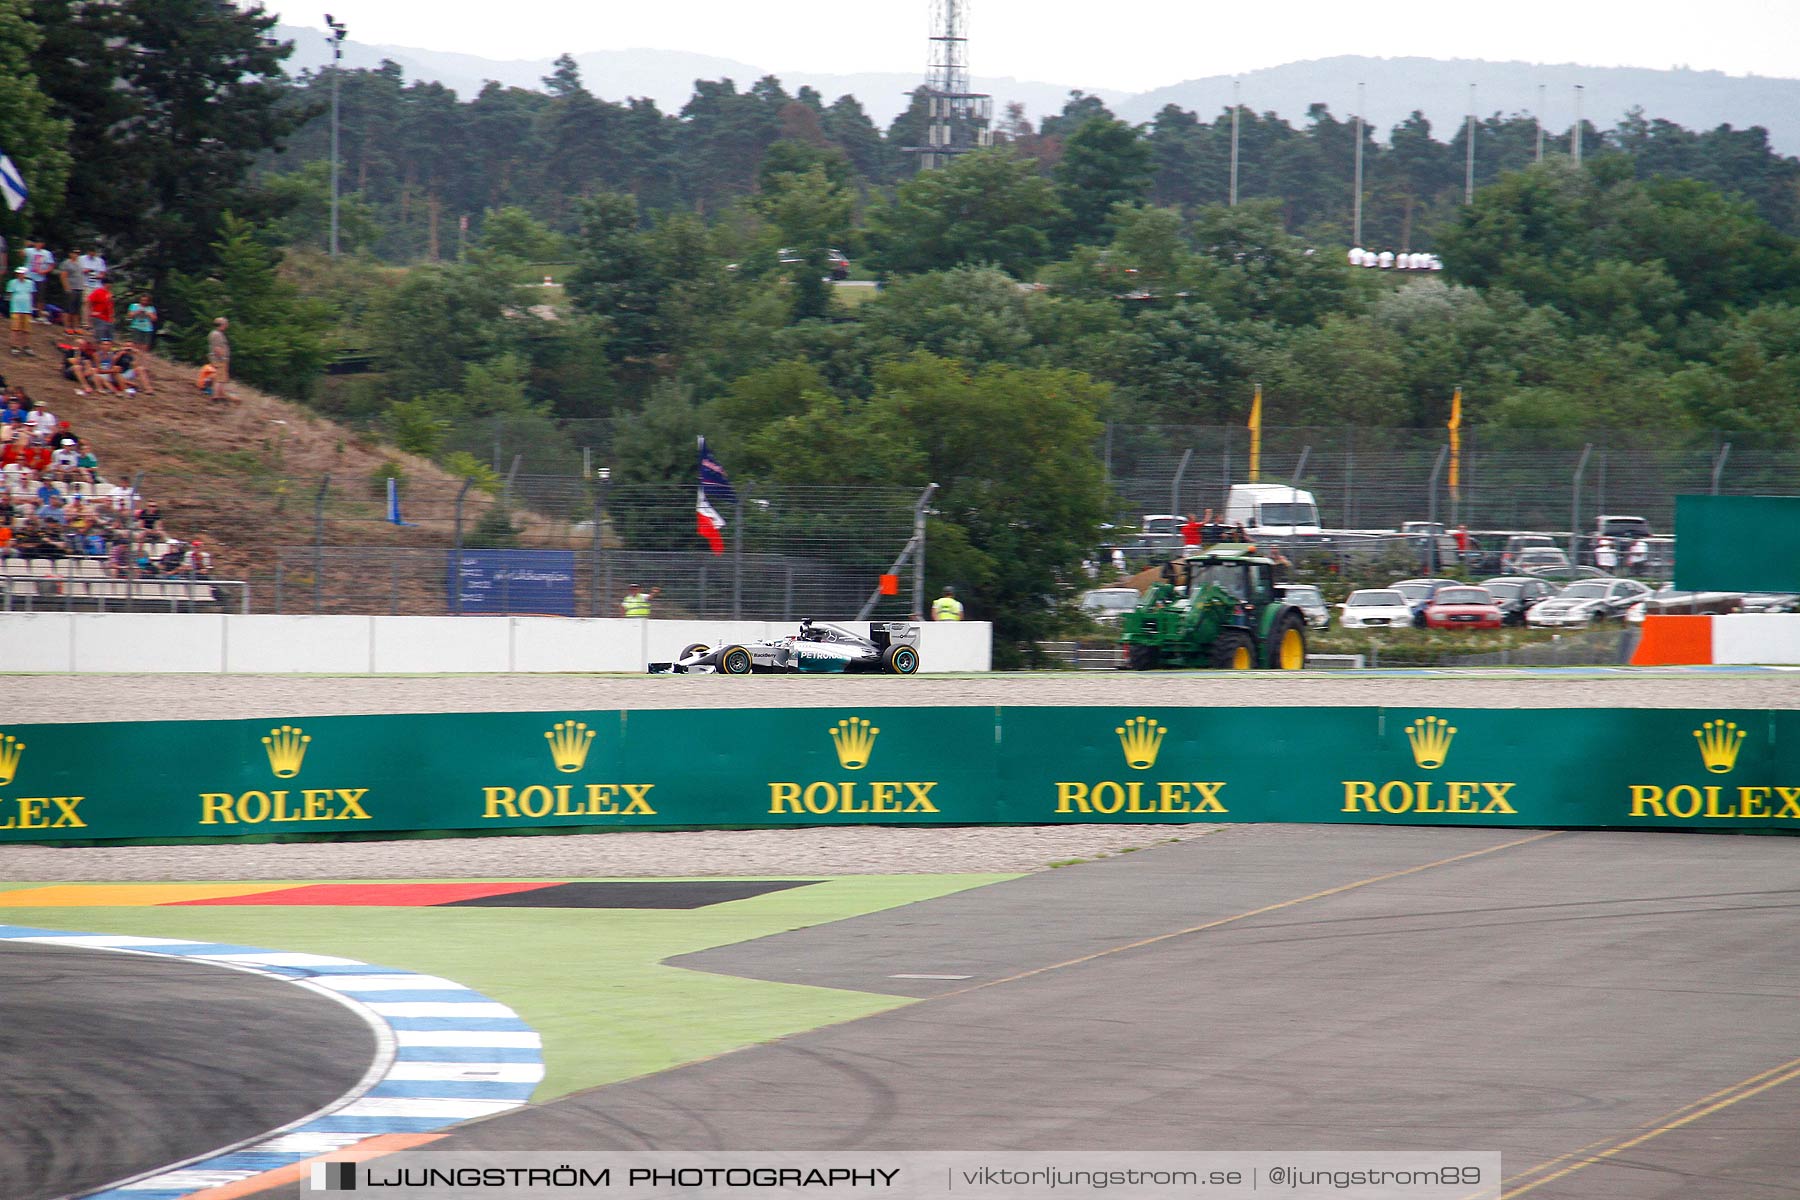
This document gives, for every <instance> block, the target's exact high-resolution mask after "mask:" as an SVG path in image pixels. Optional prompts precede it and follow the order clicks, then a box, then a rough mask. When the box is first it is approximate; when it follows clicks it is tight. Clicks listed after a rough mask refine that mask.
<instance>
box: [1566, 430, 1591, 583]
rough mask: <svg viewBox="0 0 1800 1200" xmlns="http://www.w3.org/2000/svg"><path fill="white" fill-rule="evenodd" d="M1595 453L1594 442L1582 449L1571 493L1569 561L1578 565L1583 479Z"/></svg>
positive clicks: (1579, 559)
mask: <svg viewBox="0 0 1800 1200" xmlns="http://www.w3.org/2000/svg"><path fill="white" fill-rule="evenodd" d="M1593 453H1594V443H1592V442H1589V443H1588V444H1587V445H1585V446H1583V447H1582V448H1581V461H1580V462H1578V463H1576V464H1575V482H1574V486H1573V487H1572V488H1571V489H1570V493H1569V561H1570V562H1571V563H1573V564H1576V565H1579V564H1580V563H1581V477H1582V476H1583V475H1585V474H1586V473H1587V465H1588V459H1589V458H1590V457H1592V456H1593Z"/></svg>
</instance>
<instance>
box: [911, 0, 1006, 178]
mask: <svg viewBox="0 0 1800 1200" xmlns="http://www.w3.org/2000/svg"><path fill="white" fill-rule="evenodd" d="M924 99H925V104H926V124H925V144H924V145H923V146H908V147H906V152H907V153H908V154H917V155H918V156H919V169H920V170H922V171H929V170H931V169H933V168H934V167H941V166H944V165H946V164H948V163H949V162H950V160H951V159H953V158H955V157H956V156H957V155H959V154H967V153H968V152H969V151H971V150H979V149H981V148H982V147H984V146H991V145H993V143H994V134H993V129H992V126H993V121H994V98H993V97H992V96H990V95H988V94H987V93H985V92H971V91H970V90H969V6H968V4H967V3H965V0H931V62H930V65H929V66H927V67H926V68H925V88H924Z"/></svg>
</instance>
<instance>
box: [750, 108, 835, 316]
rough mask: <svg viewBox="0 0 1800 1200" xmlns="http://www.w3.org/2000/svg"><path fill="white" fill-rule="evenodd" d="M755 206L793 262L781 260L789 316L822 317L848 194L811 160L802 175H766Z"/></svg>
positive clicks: (828, 304)
mask: <svg viewBox="0 0 1800 1200" xmlns="http://www.w3.org/2000/svg"><path fill="white" fill-rule="evenodd" d="M778 144H785V143H778ZM756 207H757V209H758V210H759V211H760V212H761V213H762V215H763V219H764V220H766V221H768V223H769V224H770V226H771V227H773V229H774V230H775V232H776V233H777V234H778V235H779V236H780V238H781V243H782V245H783V246H785V247H787V248H788V249H789V250H790V251H791V252H792V253H791V255H790V257H791V258H793V259H795V260H796V261H794V262H791V263H787V264H785V265H786V266H787V268H788V270H789V273H790V275H789V277H790V279H791V281H792V286H793V289H794V320H796V321H803V320H806V319H808V318H812V317H822V316H824V315H825V312H826V310H827V309H828V308H829V307H830V305H831V284H830V283H829V282H828V280H827V272H828V271H829V270H830V264H829V263H828V262H827V261H826V260H827V255H828V252H829V251H830V249H831V248H832V247H833V246H837V245H841V244H842V243H843V242H844V240H845V237H846V235H848V234H849V232H850V195H849V193H847V192H846V191H844V189H843V188H841V187H839V186H838V185H837V184H835V183H833V182H832V181H831V179H830V178H829V177H828V176H827V174H826V171H825V168H824V166H823V165H821V164H818V163H814V164H813V165H811V166H809V167H808V168H807V169H806V171H805V172H804V173H803V174H798V175H792V174H783V175H773V176H771V177H770V178H769V180H768V183H767V184H766V185H765V187H764V190H763V192H762V194H761V195H759V196H758V197H757V204H756Z"/></svg>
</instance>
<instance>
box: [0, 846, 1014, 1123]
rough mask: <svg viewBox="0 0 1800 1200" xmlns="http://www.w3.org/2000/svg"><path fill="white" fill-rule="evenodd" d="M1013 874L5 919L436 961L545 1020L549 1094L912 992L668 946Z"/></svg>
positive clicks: (531, 1018)
mask: <svg viewBox="0 0 1800 1200" xmlns="http://www.w3.org/2000/svg"><path fill="white" fill-rule="evenodd" d="M800 877H802V878H804V876H800ZM1012 878H1016V876H1012V875H857V876H843V877H840V878H835V879H829V880H826V881H825V882H823V883H819V884H815V885H813V886H810V887H801V888H791V889H789V890H787V891H781V892H773V893H770V894H768V895H765V896H756V897H752V898H750V899H748V900H736V901H732V902H730V903H727V904H717V905H713V906H711V907H709V908H700V909H692V910H688V911H667V910H643V909H638V910H629V909H541V908H540V909H525V908H517V909H506V908H373V907H367V908H364V907H358V908H349V907H345V908H325V907H293V908H280V907H273V906H251V905H246V906H242V907H232V906H223V905H221V906H196V907H173V906H171V907H157V908H5V909H0V922H4V923H6V924H12V925H32V926H39V927H42V928H45V929H67V930H75V931H79V932H83V933H131V934H144V935H149V936H155V937H191V938H194V939H196V940H200V941H213V942H229V943H235V944H240V945H248V946H258V947H263V948H267V949H276V950H297V951H306V952H310V953H315V954H336V955H342V956H344V957H346V958H358V959H362V960H364V961H366V962H370V963H374V964H377V965H379V966H385V967H396V968H400V969H403V970H408V971H418V972H422V973H424V974H428V975H441V976H443V977H444V978H446V979H453V980H455V981H456V982H458V983H461V984H464V985H465V986H468V987H471V988H474V989H476V990H477V991H480V992H485V993H486V994H487V995H489V996H491V997H493V998H494V999H495V1000H498V1001H500V1002H501V1003H503V1004H506V1005H509V1006H511V1007H512V1008H513V1009H514V1011H516V1012H517V1013H518V1014H519V1016H520V1017H521V1018H523V1019H524V1020H525V1021H526V1022H527V1023H528V1024H530V1025H531V1026H532V1027H533V1028H534V1029H536V1030H538V1032H540V1033H541V1034H543V1037H544V1062H545V1065H546V1067H547V1072H548V1073H547V1074H546V1076H545V1079H544V1082H543V1084H542V1086H540V1087H539V1088H538V1091H537V1093H536V1095H535V1096H534V1099H537V1100H547V1099H551V1098H553V1097H556V1096H560V1095H564V1094H566V1093H568V1092H572V1091H578V1090H581V1089H583V1088H590V1087H596V1086H598V1085H600V1084H605V1083H616V1082H618V1081H620V1080H623V1079H631V1078H635V1077H636V1076H639V1075H646V1074H650V1073H652V1072H655V1071H663V1070H667V1069H668V1068H670V1067H674V1066H679V1065H680V1064H682V1063H686V1062H693V1061H695V1060H696V1059H702V1058H708V1057H711V1056H714V1055H718V1054H723V1053H726V1052H727V1051H730V1050H735V1049H739V1048H741V1047H744V1046H750V1045H755V1044H757V1043H759V1042H766V1041H771V1040H773V1039H776V1038H780V1037H786V1036H788V1035H790V1034H795V1033H803V1032H805V1031H806V1030H809V1029H816V1028H818V1027H820V1026H822V1025H831V1024H835V1023H837V1022H840V1021H848V1020H852V1019H855V1018H857V1017H864V1016H869V1015H870V1014H873V1013H878V1012H884V1011H887V1010H888V1009H892V1008H898V1007H900V1006H902V1005H905V1004H908V1003H911V1001H910V1000H909V999H907V998H906V997H900V996H884V995H876V994H871V993H866V992H852V991H841V990H838V989H834V988H819V987H808V986H801V985H797V984H785V983H768V982H763V981H761V980H752V979H738V978H734V977H731V976H724V975H713V974H708V973H705V972H700V971H688V970H682V969H680V968H676V967H670V966H665V965H663V961H664V960H665V959H668V958H671V957H674V956H676V955H680V954H689V953H693V952H694V951H697V950H705V949H710V948H712V947H714V946H728V945H732V944H734V943H737V942H745V941H749V940H751V939H753V938H759V937H767V936H769V935H770V934H775V933H782V932H785V931H787V930H790V929H801V928H805V927H806V926H810V925H822V924H827V923H829V922H832V921H841V920H845V919H846V918H849V917H855V916H861V915H862V914H864V913H871V912H878V911H880V910H882V909H887V908H897V907H900V906H902V905H906V904H915V903H917V902H919V901H921V900H931V899H935V898H936V897H938V896H945V895H949V894H950V893H952V892H959V891H963V890H965V889H968V888H973V887H982V886H985V885H987V884H990V883H998V882H1001V881H1003V880H1006V879H1012ZM258 882H267V881H258ZM296 882H298V881H296ZM305 882H308V883H319V882H325V881H322V880H307V881H305ZM386 882H400V881H397V880H393V881H386ZM406 882H419V881H406ZM30 886H34V885H32V884H4V883H0V889H5V888H8V887H30ZM37 886H41V885H37ZM272 886H279V885H272Z"/></svg>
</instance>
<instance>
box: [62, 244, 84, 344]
mask: <svg viewBox="0 0 1800 1200" xmlns="http://www.w3.org/2000/svg"><path fill="white" fill-rule="evenodd" d="M56 274H57V276H58V277H59V278H60V279H61V280H62V290H63V328H65V329H69V330H74V329H75V327H76V326H78V325H80V324H81V314H82V313H83V312H85V311H86V298H87V276H86V274H85V273H83V271H82V269H81V260H80V259H78V258H76V257H75V251H74V250H72V249H71V250H70V251H69V253H68V255H67V256H66V257H64V259H63V260H62V262H60V263H58V264H57V265H56Z"/></svg>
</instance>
